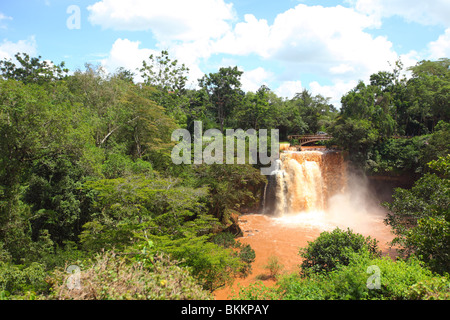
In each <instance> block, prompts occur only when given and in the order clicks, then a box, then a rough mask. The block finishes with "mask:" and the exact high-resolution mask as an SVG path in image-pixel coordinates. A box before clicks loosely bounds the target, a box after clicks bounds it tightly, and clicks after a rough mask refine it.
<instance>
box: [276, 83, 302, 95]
mask: <svg viewBox="0 0 450 320" xmlns="http://www.w3.org/2000/svg"><path fill="white" fill-rule="evenodd" d="M303 89H304V88H303V86H302V82H301V81H300V80H289V81H284V82H282V83H281V84H280V86H278V88H277V89H275V90H274V92H275V93H276V94H277V96H279V97H281V98H288V99H292V98H293V97H294V96H295V95H296V94H297V93H300V92H302V91H303Z"/></svg>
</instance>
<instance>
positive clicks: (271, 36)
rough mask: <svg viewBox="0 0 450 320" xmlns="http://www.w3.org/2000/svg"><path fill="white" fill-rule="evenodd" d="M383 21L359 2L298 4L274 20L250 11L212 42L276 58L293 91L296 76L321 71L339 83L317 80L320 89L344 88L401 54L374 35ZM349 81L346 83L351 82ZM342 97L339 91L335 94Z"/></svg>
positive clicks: (216, 48)
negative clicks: (372, 31)
mask: <svg viewBox="0 0 450 320" xmlns="http://www.w3.org/2000/svg"><path fill="white" fill-rule="evenodd" d="M378 27H379V21H378V20H377V19H376V18H374V17H373V16H370V15H368V14H365V13H361V12H358V11H356V10H355V9H354V8H345V7H343V6H336V7H323V6H308V5H305V4H299V5H297V6H296V7H294V8H292V9H289V10H287V11H285V12H283V13H280V14H278V15H277V16H276V18H275V19H274V22H273V24H268V22H267V21H266V20H264V19H257V18H256V17H255V16H253V15H251V14H247V15H245V17H244V21H243V22H240V23H237V24H236V26H235V27H234V29H232V30H230V31H229V32H227V34H226V35H225V36H224V37H223V38H221V39H219V40H218V41H216V42H215V43H214V44H213V45H212V50H213V52H214V53H227V54H235V55H249V54H255V55H257V56H259V57H261V58H262V59H264V60H270V61H276V62H277V63H279V64H280V65H282V66H284V68H285V72H284V73H283V74H280V75H278V80H281V81H283V83H282V84H281V86H280V88H279V90H278V92H279V93H280V94H281V95H282V96H285V97H292V96H293V94H295V93H296V92H294V91H297V92H298V85H299V84H300V83H299V81H298V80H297V79H299V78H301V77H302V76H303V75H306V74H312V73H316V74H319V75H320V76H321V77H326V78H329V79H330V80H331V81H332V82H333V83H335V86H336V87H334V88H333V87H331V86H323V87H322V86H317V85H315V86H314V89H315V90H316V91H318V93H322V94H323V95H325V96H326V95H327V94H340V93H341V92H342V91H343V89H342V88H343V83H349V81H350V80H352V79H358V80H359V79H361V80H364V81H366V80H368V79H369V76H370V75H371V74H372V73H374V72H378V71H380V70H388V69H390V66H389V63H394V62H395V61H396V60H398V58H399V56H398V55H397V53H396V52H395V51H394V50H393V48H392V43H391V42H390V41H389V40H388V39H387V38H386V37H381V36H379V37H374V36H372V35H371V34H370V33H369V32H368V31H367V30H368V29H372V28H378ZM347 87H348V86H345V88H347ZM332 98H333V99H334V100H339V98H338V97H337V96H332Z"/></svg>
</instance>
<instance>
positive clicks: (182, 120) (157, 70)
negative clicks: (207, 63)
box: [139, 50, 189, 127]
mask: <svg viewBox="0 0 450 320" xmlns="http://www.w3.org/2000/svg"><path fill="white" fill-rule="evenodd" d="M139 71H140V72H141V76H142V78H143V79H144V82H145V84H146V85H147V86H151V87H154V88H156V89H157V90H154V91H152V94H151V96H149V98H151V99H152V100H154V101H155V102H156V103H157V104H158V105H160V106H163V107H164V108H165V109H166V110H167V111H168V113H169V115H170V116H171V117H172V118H173V119H175V121H176V122H177V124H178V125H179V126H181V127H185V126H186V120H187V119H186V118H187V115H186V114H187V110H186V108H187V107H188V105H189V100H188V98H187V97H186V81H187V73H188V72H189V69H188V68H187V67H186V66H185V65H184V64H181V66H180V65H179V64H178V60H171V59H170V57H169V53H168V51H166V50H163V51H161V55H159V56H156V57H155V56H154V55H153V54H152V55H150V57H149V61H148V62H147V61H145V60H144V61H143V62H142V68H141V69H139Z"/></svg>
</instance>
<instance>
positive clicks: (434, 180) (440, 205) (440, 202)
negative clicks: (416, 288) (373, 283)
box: [385, 157, 450, 273]
mask: <svg viewBox="0 0 450 320" xmlns="http://www.w3.org/2000/svg"><path fill="white" fill-rule="evenodd" d="M447 158H448V157H447ZM447 158H443V157H441V158H440V159H439V160H437V161H433V162H432V163H431V167H432V168H434V169H437V170H439V171H440V172H441V173H442V175H443V177H439V176H438V175H437V174H435V173H427V174H425V175H424V176H423V177H422V178H420V179H419V180H418V181H416V182H415V184H414V186H413V187H412V188H411V189H410V190H406V189H396V190H395V193H394V195H393V201H392V202H391V203H386V204H385V206H386V207H387V208H388V209H389V211H390V212H389V213H388V215H387V218H386V222H387V224H389V225H390V226H391V227H392V229H393V231H394V232H395V234H396V238H395V239H394V243H398V244H400V245H401V246H402V248H401V250H400V251H401V252H402V253H403V254H405V255H406V256H409V255H411V254H415V255H417V256H418V257H420V259H422V260H423V261H425V262H427V264H428V265H429V266H430V267H431V268H433V270H435V271H438V272H441V273H442V272H449V259H450V252H449V240H450V237H449V234H450V231H449V230H450V222H449V219H450V207H449V206H450V201H449V199H450V180H449V179H448V176H447V172H448V166H449V163H448V160H447Z"/></svg>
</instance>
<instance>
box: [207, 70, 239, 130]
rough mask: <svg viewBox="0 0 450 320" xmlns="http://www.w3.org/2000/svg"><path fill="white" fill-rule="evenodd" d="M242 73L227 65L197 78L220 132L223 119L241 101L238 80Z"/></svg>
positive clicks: (223, 123) (225, 118) (222, 126)
mask: <svg viewBox="0 0 450 320" xmlns="http://www.w3.org/2000/svg"><path fill="white" fill-rule="evenodd" d="M242 74H243V72H242V71H239V70H238V68H237V67H233V68H232V67H228V68H220V69H219V72H217V73H210V74H209V75H205V76H203V77H202V78H201V79H199V86H200V87H201V88H202V89H203V90H205V91H206V92H207V94H208V96H209V102H210V103H211V108H212V109H213V110H214V113H215V114H216V117H217V121H218V123H219V125H220V130H221V131H222V132H223V129H224V125H225V121H226V120H227V119H228V117H229V116H230V115H231V114H232V112H233V110H234V108H235V107H236V106H237V105H238V104H240V103H241V101H242V97H243V92H242V90H241V81H240V77H241V75H242Z"/></svg>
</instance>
